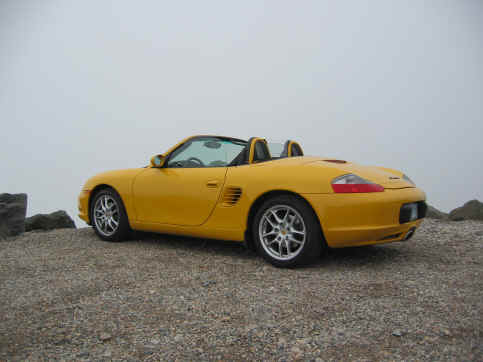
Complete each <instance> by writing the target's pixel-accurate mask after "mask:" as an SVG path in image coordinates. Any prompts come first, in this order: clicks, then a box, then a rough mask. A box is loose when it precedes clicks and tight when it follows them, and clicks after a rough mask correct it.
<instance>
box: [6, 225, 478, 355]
mask: <svg viewBox="0 0 483 362" xmlns="http://www.w3.org/2000/svg"><path fill="white" fill-rule="evenodd" d="M482 247H483V223H481V222H472V221H464V222H441V221H435V220H425V221H424V223H423V226H422V227H421V228H420V229H419V230H418V232H417V233H416V236H415V237H414V238H413V239H412V240H411V241H409V242H406V243H395V244H388V245H384V246H372V247H365V248H354V249H340V250H332V251H330V252H329V254H328V255H327V256H325V257H324V258H321V259H320V261H319V262H318V263H316V264H315V265H312V266H310V267H306V268H300V269H295V270H288V269H277V268H274V267H272V266H271V265H269V264H267V263H266V262H264V261H263V260H262V259H261V258H259V257H257V256H256V255H255V254H254V253H252V252H249V251H245V250H244V249H243V248H242V247H241V246H240V245H239V244H236V243H230V242H219V241H211V240H209V241H205V240H196V239H190V238H179V237H172V236H161V235H154V236H153V235H142V237H140V240H137V241H128V242H124V243H107V242H103V241H101V240H99V239H98V238H97V237H96V236H95V234H94V232H93V231H92V229H90V228H84V229H78V230H56V231H52V232H47V233H34V232H31V233H26V234H24V235H22V236H20V237H17V238H14V239H9V240H7V241H1V242H0V260H1V265H0V292H1V294H0V360H25V359H29V360H47V359H49V360H50V359H59V360H61V359H64V360H121V359H122V360H160V359H162V360H175V359H179V360H262V359H264V360H293V359H301V360H319V359H321V360H354V359H356V360H458V361H462V360H483V323H482V322H483V320H482V319H483V313H482V309H483V306H482V302H483V298H482V296H483V281H482V280H483V264H482V262H483V248H482Z"/></svg>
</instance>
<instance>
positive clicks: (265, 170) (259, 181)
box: [79, 137, 426, 247]
mask: <svg viewBox="0 0 483 362" xmlns="http://www.w3.org/2000/svg"><path fill="white" fill-rule="evenodd" d="M192 138H193V137H189V138H187V139H185V140H183V141H182V142H180V143H178V144H177V145H175V146H173V147H172V148H171V149H169V150H168V151H167V152H166V153H164V154H163V155H162V156H163V157H165V158H167V157H169V154H170V152H172V151H173V150H175V149H176V148H177V147H179V146H181V145H182V144H183V143H184V142H186V141H188V140H190V139H192ZM262 140H263V139H262ZM263 141H264V142H265V140H263ZM253 144H254V142H253V143H252V147H251V151H250V155H249V160H250V163H249V164H246V165H241V166H233V167H205V168H159V167H153V164H152V163H151V166H149V167H147V168H140V169H129V170H120V171H110V172H105V173H102V174H99V175H97V176H94V177H92V178H91V179H89V180H88V181H87V182H86V184H85V185H84V187H83V190H82V191H81V193H80V195H79V217H80V218H81V219H83V220H85V221H86V222H87V223H90V217H89V211H88V204H89V199H90V198H91V197H92V196H93V194H94V193H93V191H94V190H95V189H96V188H98V187H100V186H102V185H106V186H108V187H112V188H113V189H115V190H116V191H117V192H118V193H119V195H120V196H121V199H122V201H123V203H124V206H125V209H126V212H127V215H128V218H129V223H130V225H131V227H132V228H133V229H136V230H143V231H153V232H160V233H172V234H180V235H190V236H197V237H207V238H214V239H226V240H235V241H242V240H244V234H245V230H247V228H248V229H250V227H251V226H250V225H248V215H249V212H250V208H251V207H252V205H253V204H254V202H255V201H256V200H257V199H258V198H259V197H261V196H263V195H264V194H266V193H268V192H271V191H285V192H290V193H294V194H297V195H299V196H300V197H302V198H304V199H305V200H306V201H307V202H308V203H309V204H310V205H311V206H312V208H313V210H314V212H315V214H316V215H317V217H318V218H319V221H320V225H321V227H322V230H323V233H324V236H325V238H326V241H327V243H328V245H329V246H331V247H347V246H356V245H368V244H378V243H383V242H384V243H386V242H392V241H398V240H401V239H402V238H403V236H404V234H405V233H406V232H407V231H408V230H409V229H410V228H412V227H418V226H419V225H420V223H421V220H418V221H415V222H411V223H406V224H403V225H400V224H399V209H400V207H401V205H402V204H403V203H407V202H413V201H421V200H425V198H426V196H425V194H424V192H423V191H422V190H420V189H418V188H416V187H414V186H413V185H412V184H410V183H408V182H406V181H404V180H403V179H402V173H401V172H400V171H396V170H392V169H387V168H380V167H367V166H361V165H357V164H353V163H343V164H339V163H331V162H326V161H324V158H321V157H309V156H302V157H289V158H282V159H276V160H272V161H267V162H259V163H252V162H251V161H252V160H253ZM347 173H354V174H357V175H359V176H361V177H363V178H366V179H368V180H370V181H373V182H376V183H379V184H381V185H383V186H384V187H385V191H384V192H380V193H361V194H335V193H334V192H333V191H332V187H331V181H332V180H333V179H334V178H336V177H338V176H341V175H344V174H347ZM389 177H393V178H394V177H399V178H394V179H392V180H390V179H389ZM226 188H240V189H241V190H242V193H241V197H240V199H239V200H238V201H237V202H236V204H235V205H233V206H230V205H227V204H226V203H223V197H222V196H223V193H224V190H225V189H226ZM398 233H401V236H400V237H398V238H396V239H389V240H383V241H381V240H380V239H382V238H384V237H387V236H388V235H393V234H398Z"/></svg>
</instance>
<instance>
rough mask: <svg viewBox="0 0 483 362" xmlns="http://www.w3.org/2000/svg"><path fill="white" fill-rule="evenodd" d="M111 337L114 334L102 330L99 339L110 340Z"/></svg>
mask: <svg viewBox="0 0 483 362" xmlns="http://www.w3.org/2000/svg"><path fill="white" fill-rule="evenodd" d="M111 338H112V336H111V335H110V334H109V333H107V332H102V333H101V335H100V336H99V339H100V340H101V341H103V342H105V341H108V340H110V339H111Z"/></svg>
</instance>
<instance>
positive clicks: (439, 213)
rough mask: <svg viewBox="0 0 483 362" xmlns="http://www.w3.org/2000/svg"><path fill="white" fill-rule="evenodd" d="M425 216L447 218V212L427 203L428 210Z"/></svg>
mask: <svg viewBox="0 0 483 362" xmlns="http://www.w3.org/2000/svg"><path fill="white" fill-rule="evenodd" d="M426 217H427V218H430V219H438V220H447V219H448V214H447V213H445V212H442V211H439V210H438V209H437V208H435V207H433V206H431V205H428V212H427V213H426Z"/></svg>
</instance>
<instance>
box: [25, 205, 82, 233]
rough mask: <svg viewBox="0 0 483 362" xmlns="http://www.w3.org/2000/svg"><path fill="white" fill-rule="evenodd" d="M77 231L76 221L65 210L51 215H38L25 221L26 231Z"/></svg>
mask: <svg viewBox="0 0 483 362" xmlns="http://www.w3.org/2000/svg"><path fill="white" fill-rule="evenodd" d="M54 229H75V223H74V220H72V219H71V218H70V216H69V215H68V214H67V213H66V212H65V211H63V210H59V211H56V212H53V213H51V214H37V215H34V216H32V217H28V218H27V219H25V231H32V230H54Z"/></svg>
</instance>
